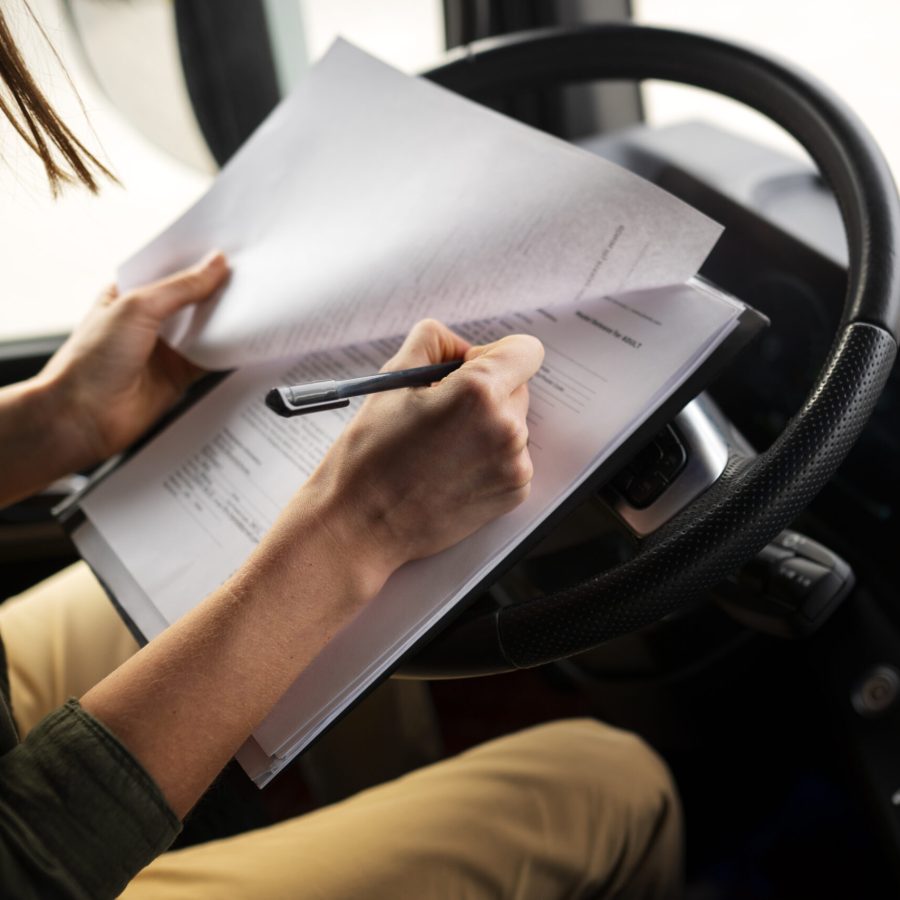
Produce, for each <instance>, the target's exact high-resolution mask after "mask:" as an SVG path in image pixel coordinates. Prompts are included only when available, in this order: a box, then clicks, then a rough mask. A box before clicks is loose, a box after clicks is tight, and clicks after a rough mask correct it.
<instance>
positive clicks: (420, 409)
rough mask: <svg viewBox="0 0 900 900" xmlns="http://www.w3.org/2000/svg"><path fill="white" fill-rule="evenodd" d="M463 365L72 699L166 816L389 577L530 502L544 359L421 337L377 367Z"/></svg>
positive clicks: (322, 471) (181, 808)
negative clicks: (221, 578) (146, 784)
mask: <svg viewBox="0 0 900 900" xmlns="http://www.w3.org/2000/svg"><path fill="white" fill-rule="evenodd" d="M463 355H465V357H466V362H465V364H464V365H463V366H462V367H461V368H460V369H458V370H457V371H455V372H454V373H453V374H452V375H449V376H448V377H447V378H445V379H444V380H443V381H442V382H440V384H437V385H433V386H432V387H427V388H416V389H407V390H403V391H390V392H386V393H384V394H380V395H375V396H372V397H370V398H369V399H368V400H366V402H365V403H364V404H363V407H362V409H361V410H360V411H359V413H358V414H357V416H356V417H355V418H354V419H353V421H352V422H351V423H350V424H349V425H348V427H347V428H346V429H345V430H344V432H343V434H342V435H341V437H340V438H339V439H338V441H337V443H336V444H335V445H334V447H332V449H331V450H330V451H329V452H328V454H327V455H326V457H325V459H324V460H323V461H322V464H321V465H320V466H319V468H318V469H317V470H316V471H315V473H313V475H312V477H311V478H310V479H309V480H308V481H307V482H306V484H305V485H304V486H303V487H302V488H300V490H299V492H298V493H297V495H296V496H295V498H294V500H293V501H292V502H291V503H290V504H289V505H288V507H287V509H286V510H285V511H284V513H283V514H282V515H281V517H280V518H279V519H278V521H277V522H276V524H275V526H274V527H273V528H272V530H271V531H270V532H269V533H268V534H267V535H266V537H265V538H264V539H263V540H262V542H261V543H260V544H259V546H258V547H257V548H256V551H255V552H254V553H253V554H252V555H251V557H250V559H249V560H248V561H247V562H246V563H245V564H244V565H243V566H241V568H240V569H239V570H238V571H237V572H236V573H235V574H234V575H233V576H232V577H231V578H230V579H229V580H228V581H227V582H225V584H223V585H222V586H221V587H220V588H219V589H218V590H217V591H214V592H213V594H211V595H210V596H209V597H208V598H207V599H206V600H205V601H204V602H203V603H201V604H200V605H199V606H197V607H195V608H194V609H193V610H191V612H189V613H188V614H187V615H186V616H183V617H182V618H181V619H179V620H178V621H177V622H176V623H175V624H174V625H172V626H171V627H170V628H168V629H167V630H166V631H165V632H163V634H161V635H160V636H159V637H157V638H156V639H155V640H153V641H151V642H150V644H149V645H148V646H146V647H144V648H143V649H142V650H141V651H140V653H138V654H136V655H135V656H133V657H132V658H131V659H130V660H128V662H126V663H125V664H124V665H123V666H121V667H120V668H119V669H117V670H116V671H115V672H113V673H112V675H110V676H108V677H107V678H106V679H104V680H103V681H102V682H101V683H100V684H99V685H97V686H96V687H94V688H92V689H91V690H90V691H89V692H88V693H87V694H86V695H85V696H84V697H83V698H82V701H81V702H82V706H83V707H84V708H85V709H86V710H87V711H88V712H90V713H92V714H93V715H95V716H97V717H98V718H99V719H101V720H102V721H103V722H104V723H105V724H106V726H107V727H108V728H110V729H111V730H112V731H113V732H114V733H115V734H116V735H118V737H119V739H120V740H121V741H122V742H123V743H124V744H125V745H126V746H127V747H128V748H129V749H130V750H131V752H132V753H133V754H134V755H135V756H136V757H137V758H138V760H140V762H141V763H142V764H143V765H144V767H145V768H146V769H147V771H148V772H149V773H150V775H151V776H152V777H153V778H154V779H155V780H156V783H157V784H158V785H159V786H160V788H161V789H162V791H163V793H164V794H165V796H166V798H167V800H168V802H169V804H170V805H171V807H172V808H173V809H174V810H175V812H176V813H177V814H178V815H179V816H183V815H184V814H185V813H186V812H187V811H188V810H189V809H190V808H191V806H193V804H194V803H195V802H196V800H197V798H198V797H199V796H200V795H201V793H202V792H203V791H204V790H205V789H206V787H207V786H208V785H209V783H210V782H211V781H212V780H213V778H215V776H216V774H217V773H218V772H219V770H220V769H221V768H222V766H224V765H225V763H226V762H227V761H228V759H229V758H230V757H231V756H232V755H233V754H234V753H235V751H236V750H237V749H238V747H239V746H240V745H241V743H242V742H243V741H244V740H246V738H247V736H248V735H249V734H250V733H251V732H252V731H253V729H254V728H255V727H256V726H257V725H258V723H259V722H260V721H262V719H263V718H264V717H265V716H266V715H267V714H268V713H269V712H270V711H271V709H272V707H273V705H274V704H275V703H276V702H277V701H278V699H279V698H280V697H282V696H283V695H284V692H285V691H286V690H287V689H288V688H289V687H290V685H291V684H293V683H294V682H295V680H296V679H297V677H298V676H299V675H300V673H301V672H303V671H304V670H305V669H306V668H307V667H308V666H309V665H310V664H311V663H312V661H313V660H314V659H315V658H316V656H317V655H318V654H319V653H320V652H321V650H322V648H323V647H324V646H325V645H326V644H327V643H328V642H329V641H330V640H331V639H332V637H333V636H334V635H335V634H336V633H337V632H338V631H340V629H341V628H343V627H344V626H345V625H346V624H347V623H348V622H349V621H350V620H351V619H352V618H353V617H354V616H355V615H356V614H357V613H358V612H359V610H360V609H361V608H362V606H364V605H365V604H366V603H368V602H369V601H370V600H371V599H372V598H373V597H374V596H375V594H376V593H377V592H378V591H379V590H380V588H381V586H382V585H383V584H384V581H385V580H386V579H387V577H388V576H389V575H390V574H391V573H392V572H393V571H394V569H396V568H397V567H398V566H400V565H402V564H403V563H404V562H406V561H407V560H410V559H415V558H417V557H421V556H426V555H428V554H431V553H436V552H438V551H439V550H443V549H444V548H446V547H449V546H450V545H451V544H454V543H456V542H457V541H459V540H462V539H463V538H464V537H466V536H467V535H469V534H471V533H472V532H473V531H475V530H476V529H477V528H479V527H480V526H481V525H484V524H485V523H486V522H488V521H489V520H490V519H493V518H494V517H495V516H498V515H500V514H502V513H504V512H507V511H508V510H510V509H512V508H513V507H514V506H515V505H516V504H517V503H520V502H521V501H522V500H523V499H524V498H525V496H526V495H527V493H528V486H529V483H530V481H531V460H530V458H529V455H528V446H527V441H528V431H527V428H526V425H525V415H526V413H527V409H528V389H527V387H526V382H527V381H528V379H529V378H530V377H531V375H533V374H534V372H535V371H536V370H537V368H538V367H539V366H540V364H541V360H542V358H543V348H542V347H541V344H540V342H539V341H537V340H536V339H535V338H532V337H525V336H522V335H517V336H514V337H507V338H504V339H503V340H501V341H497V342H496V343H494V344H489V345H487V346H484V347H469V346H468V345H467V344H466V342H465V341H463V340H462V339H461V338H459V337H457V336H456V335H455V334H453V333H452V332H451V331H449V330H448V329H446V328H444V326H443V325H440V324H438V323H437V322H422V323H420V324H419V325H417V326H416V328H414V329H413V331H412V333H411V334H410V336H409V337H408V338H407V340H406V342H405V343H404V345H403V347H402V348H401V350H400V352H399V353H398V354H397V355H396V356H395V357H394V358H393V359H392V360H391V362H390V363H389V364H388V365H389V367H390V368H394V369H397V368H407V367H411V366H418V365H425V364H428V363H437V362H442V361H444V360H449V359H454V358H458V357H460V356H463ZM223 698H224V701H223Z"/></svg>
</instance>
